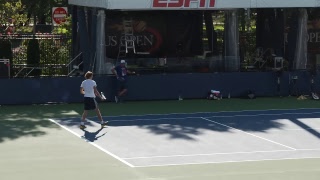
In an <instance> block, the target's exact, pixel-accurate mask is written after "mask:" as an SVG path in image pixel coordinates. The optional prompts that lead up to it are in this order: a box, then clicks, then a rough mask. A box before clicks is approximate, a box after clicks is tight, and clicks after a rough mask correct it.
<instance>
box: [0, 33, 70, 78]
mask: <svg viewBox="0 0 320 180" xmlns="http://www.w3.org/2000/svg"><path fill="white" fill-rule="evenodd" d="M31 39H36V40H37V41H38V44H39V50H40V51H39V54H40V61H39V63H37V64H30V63H29V64H28V60H27V50H28V43H29V41H30V40H31ZM3 42H10V43H9V44H10V45H11V53H12V54H11V57H10V59H11V76H12V77H29V76H31V75H32V74H33V73H32V71H39V73H38V74H39V75H40V76H42V77H44V76H45V77H51V76H66V75H67V74H68V71H69V67H67V65H68V64H69V62H70V59H71V49H72V47H71V37H69V36H66V35H56V34H35V35H33V34H13V35H0V43H3ZM7 44H8V43H7Z"/></svg>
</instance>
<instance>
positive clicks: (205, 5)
mask: <svg viewBox="0 0 320 180" xmlns="http://www.w3.org/2000/svg"><path fill="white" fill-rule="evenodd" d="M68 1H69V4H71V5H77V6H86V7H96V8H104V9H110V10H189V9H193V10H215V9H231V8H307V7H319V6H320V0H68Z"/></svg>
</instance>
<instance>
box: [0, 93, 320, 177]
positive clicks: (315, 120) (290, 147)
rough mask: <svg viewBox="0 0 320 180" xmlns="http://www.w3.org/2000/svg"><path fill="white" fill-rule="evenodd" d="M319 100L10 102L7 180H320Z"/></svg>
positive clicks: (3, 142)
mask: <svg viewBox="0 0 320 180" xmlns="http://www.w3.org/2000/svg"><path fill="white" fill-rule="evenodd" d="M317 106H318V102H317V101H312V100H306V101H297V100H296V99H295V98H283V99H277V98H260V99H256V100H253V101H251V100H249V101H248V100H242V99H230V100H222V101H206V100H185V101H159V102H154V101H152V102H128V103H125V104H114V103H108V102H107V103H101V104H100V108H101V110H102V114H103V115H106V116H104V119H105V120H108V121H109V126H107V127H105V128H102V129H101V128H100V125H99V123H98V120H97V118H96V117H95V116H94V115H95V114H94V113H92V114H91V116H90V117H89V118H88V122H87V128H86V129H85V130H81V129H79V127H78V126H79V122H80V114H81V113H82V104H60V105H41V106H38V105H35V106H4V107H3V106H1V107H0V108H1V110H2V111H1V115H2V118H1V122H2V123H1V124H2V126H1V128H0V130H1V132H0V135H1V136H0V151H1V153H0V158H1V160H2V161H0V166H1V167H2V168H1V169H0V173H1V176H2V178H4V179H33V180H37V179H43V178H44V177H45V179H89V178H91V179H99V178H108V179H141V180H150V179H158V180H159V179H162V180H163V179H190V180H191V179H240V180H242V179H305V180H309V179H310V180H311V179H319V177H320V141H319V138H320V134H319V133H320V132H319V130H320V117H319V115H320V109H318V108H317Z"/></svg>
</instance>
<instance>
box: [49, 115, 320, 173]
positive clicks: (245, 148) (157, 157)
mask: <svg viewBox="0 0 320 180" xmlns="http://www.w3.org/2000/svg"><path fill="white" fill-rule="evenodd" d="M318 116H319V113H318V110H317V109H297V110H268V111H241V112H240V111H239V112H220V113H190V114H164V115H138V116H109V117H106V118H105V119H107V120H109V126H108V127H107V128H103V129H101V128H100V125H99V124H98V123H97V119H96V118H90V120H89V121H88V124H87V125H88V128H87V129H86V130H85V131H82V130H80V129H79V128H78V125H79V119H78V118H77V119H73V118H66V119H55V122H56V123H58V124H60V125H62V126H63V127H65V128H66V129H67V130H69V131H70V132H72V133H74V134H76V135H77V136H79V137H83V138H84V139H85V140H86V141H88V142H90V143H92V144H94V145H96V146H97V147H99V148H100V149H102V150H105V151H106V152H107V153H110V154H112V155H113V156H114V157H116V158H117V159H118V160H121V161H122V162H125V163H126V164H127V165H128V164H129V165H131V166H132V167H149V166H166V165H184V164H203V163H222V162H242V161H263V160H277V159H300V158H319V157H320V143H319V137H320V135H319V130H320V118H318Z"/></svg>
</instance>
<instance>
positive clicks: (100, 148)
mask: <svg viewBox="0 0 320 180" xmlns="http://www.w3.org/2000/svg"><path fill="white" fill-rule="evenodd" d="M49 121H51V122H53V123H55V124H57V125H58V126H60V127H61V128H63V129H65V130H67V131H68V132H70V133H72V134H74V135H75V136H77V137H79V138H81V139H82V137H81V135H79V134H77V133H75V132H73V131H72V130H71V129H69V128H67V127H66V126H64V125H62V124H60V123H58V122H56V121H55V120H53V119H49ZM87 142H88V143H89V144H91V145H93V146H94V147H96V148H98V149H99V150H101V151H103V152H105V153H107V154H109V155H110V156H112V157H114V158H115V159H117V160H119V161H120V162H122V163H124V164H126V165H128V166H129V167H135V166H133V165H132V164H130V163H128V162H127V161H125V160H123V159H122V158H120V157H118V156H117V155H115V154H113V153H111V152H109V151H108V150H106V149H104V148H102V147H101V146H99V145H97V144H95V143H93V142H90V141H88V140H87Z"/></svg>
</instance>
